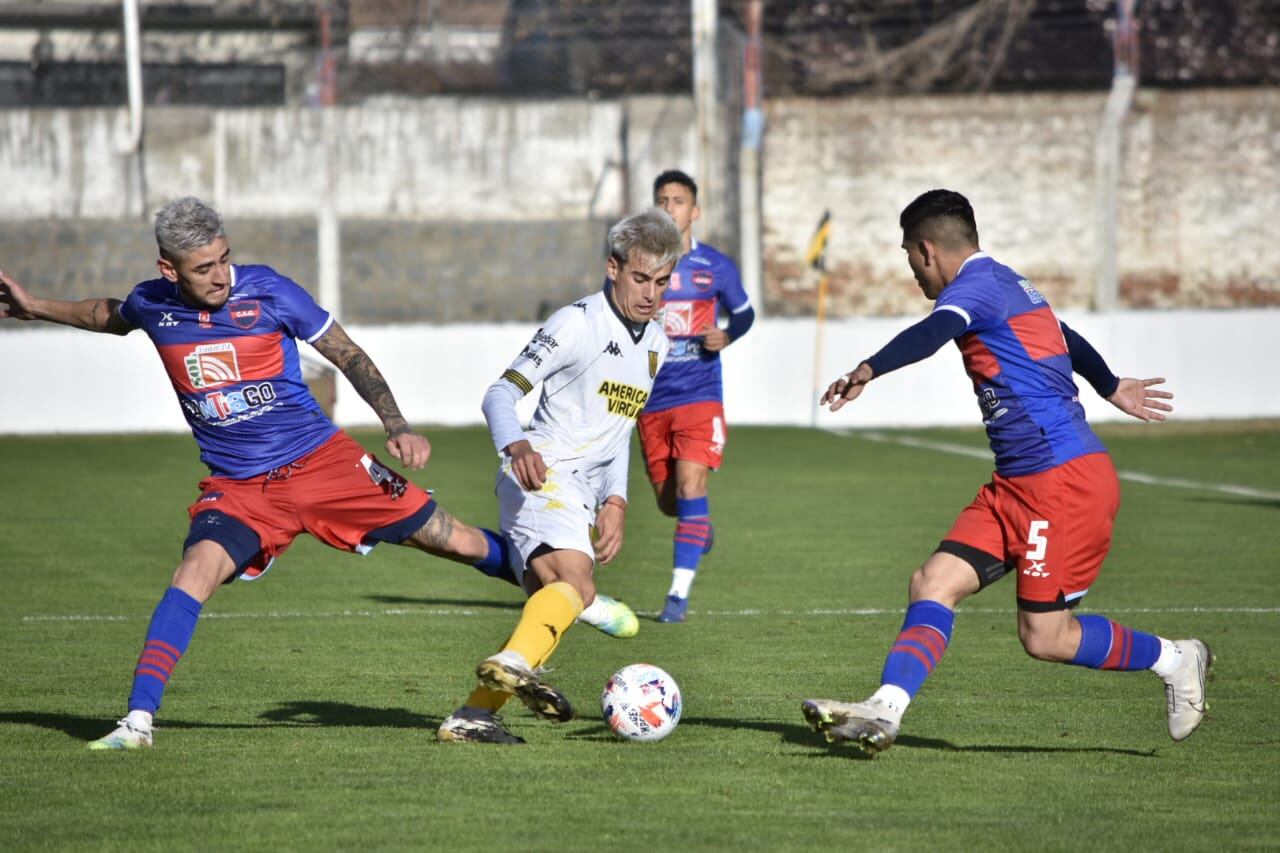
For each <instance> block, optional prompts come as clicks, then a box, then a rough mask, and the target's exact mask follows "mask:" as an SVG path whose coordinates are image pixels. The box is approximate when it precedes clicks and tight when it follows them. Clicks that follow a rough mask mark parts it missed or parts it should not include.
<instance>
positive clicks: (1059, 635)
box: [1018, 622, 1075, 662]
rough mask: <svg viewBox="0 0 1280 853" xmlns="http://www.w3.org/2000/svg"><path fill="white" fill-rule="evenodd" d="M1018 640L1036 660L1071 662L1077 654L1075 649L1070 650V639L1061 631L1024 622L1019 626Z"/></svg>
mask: <svg viewBox="0 0 1280 853" xmlns="http://www.w3.org/2000/svg"><path fill="white" fill-rule="evenodd" d="M1018 639H1019V640H1021V641H1022V648H1023V649H1024V650H1025V651H1026V653H1027V654H1028V655H1030V656H1031V657H1033V658H1035V659H1036V660H1043V661H1051V662H1062V661H1068V660H1071V658H1072V657H1073V656H1074V654H1075V649H1074V648H1069V646H1070V645H1071V644H1070V643H1069V642H1068V638H1067V637H1065V636H1064V632H1062V631H1059V630H1046V629H1044V628H1042V627H1039V626H1035V625H1028V624H1027V623H1025V622H1024V623H1020V624H1019V625H1018Z"/></svg>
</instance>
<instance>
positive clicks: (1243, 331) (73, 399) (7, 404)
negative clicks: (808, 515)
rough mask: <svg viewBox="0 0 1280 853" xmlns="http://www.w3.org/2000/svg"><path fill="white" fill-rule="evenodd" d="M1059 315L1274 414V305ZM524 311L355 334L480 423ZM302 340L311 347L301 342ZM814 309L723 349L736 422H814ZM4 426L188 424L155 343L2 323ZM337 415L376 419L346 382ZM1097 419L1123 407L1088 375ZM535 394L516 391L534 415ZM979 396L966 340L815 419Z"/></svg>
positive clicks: (911, 418) (1144, 365) (1128, 359)
mask: <svg viewBox="0 0 1280 853" xmlns="http://www.w3.org/2000/svg"><path fill="white" fill-rule="evenodd" d="M914 319H915V318H913V317H884V318H864V319H854V320H842V321H836V322H833V323H830V324H828V325H827V327H826V329H825V330H824V335H823V340H824V345H823V347H822V351H821V353H820V363H819V365H818V369H817V371H816V375H817V381H818V384H819V385H820V386H821V387H825V385H826V384H827V383H828V382H830V381H831V380H833V379H835V378H836V377H837V376H838V375H840V374H841V373H842V372H844V371H847V370H849V369H850V368H852V367H853V366H854V365H855V364H856V363H857V362H858V361H859V360H861V359H862V358H865V357H866V356H867V355H870V354H871V352H873V351H874V350H875V349H876V348H878V347H879V346H880V345H881V344H883V343H884V342H885V341H887V340H888V339H889V338H890V337H891V336H892V335H893V334H895V333H896V332H897V331H899V330H901V329H902V328H903V327H905V326H906V325H907V324H908V323H910V322H912V321H913V320H914ZM1063 319H1065V320H1066V321H1067V322H1068V323H1069V324H1071V325H1072V326H1073V327H1074V328H1076V329H1078V330H1079V331H1080V332H1081V333H1082V334H1083V335H1085V336H1086V337H1087V338H1088V339H1089V340H1090V341H1091V342H1092V343H1093V344H1094V345H1096V346H1097V347H1098V349H1099V350H1100V351H1101V352H1102V353H1104V355H1105V356H1106V357H1107V359H1108V361H1109V362H1110V364H1111V366H1112V367H1113V368H1114V369H1116V370H1117V371H1120V372H1121V373H1122V375H1127V376H1140V377H1146V376H1166V377H1168V379H1169V385H1168V388H1169V389H1170V390H1172V391H1173V392H1174V393H1175V394H1176V395H1177V398H1176V400H1175V401H1174V402H1175V405H1176V407H1177V413H1176V417H1177V418H1179V419H1188V420H1189V419H1196V418H1254V417H1272V418H1274V417H1280V393H1276V390H1277V385H1276V380H1275V379H1274V377H1273V375H1272V372H1273V366H1274V365H1276V364H1280V335H1277V334H1276V330H1277V329H1280V309H1255V310H1242V311H1132V312H1117V313H1113V314H1084V313H1080V314H1076V313H1072V312H1065V313H1064V314H1063ZM533 328H534V326H532V325H530V324H506V325H475V324H453V325H447V326H423V325H408V324H402V325H398V326H390V327H388V326H353V327H351V328H350V329H349V331H350V332H351V335H352V337H353V338H354V339H355V340H356V341H357V342H358V343H360V344H361V345H362V346H363V347H364V348H365V349H366V350H367V351H368V352H369V354H370V355H371V356H372V358H373V359H374V361H375V362H376V363H377V364H378V365H379V367H380V368H381V370H382V371H383V373H384V374H385V375H386V377H387V380H388V381H389V383H390V385H391V387H392V389H393V391H394V392H395V394H396V398H397V400H398V401H399V402H400V405H401V408H402V409H403V411H404V413H405V415H406V416H407V417H408V418H409V419H410V421H412V422H414V423H415V424H418V425H423V426H425V425H430V424H473V423H480V422H481V414H480V399H481V397H482V396H483V394H484V390H485V388H487V387H488V385H489V383H491V382H492V381H493V380H494V379H496V378H497V377H498V376H499V375H500V374H501V372H502V371H503V370H504V369H505V368H506V366H507V365H508V364H509V363H510V362H511V360H512V359H513V358H514V357H515V355H516V353H517V352H519V350H520V348H521V347H522V346H523V345H524V343H525V341H526V340H527V339H528V337H529V335H530V334H531V333H532V331H533ZM302 349H303V350H304V351H305V352H307V353H310V355H311V357H314V358H317V359H318V358H319V356H316V355H315V354H314V353H312V352H311V350H310V348H309V347H306V346H305V345H303V346H302ZM814 358H815V353H814V324H813V321H812V320H802V319H795V320H787V319H777V320H765V321H762V322H760V323H759V324H758V325H757V327H756V328H755V329H753V330H752V332H751V333H750V334H749V335H748V336H747V337H745V338H743V339H742V340H741V341H739V342H738V343H736V344H734V345H733V346H732V347H731V348H730V349H729V350H728V352H727V353H726V355H725V397H726V405H725V407H726V415H727V418H728V420H729V423H730V425H731V426H732V425H734V424H738V425H742V424H788V425H808V424H810V423H811V419H812V417H813V414H814V407H813V401H814V399H815V396H816V393H815V390H814V375H815V370H814ZM0 364H2V365H4V367H5V381H4V382H3V383H0V434H4V433H49V432H66V433H84V432H135V431H182V430H184V429H185V423H184V421H183V419H182V416H181V413H180V411H179V408H178V405H177V403H176V402H175V400H174V397H173V392H172V390H171V389H170V387H169V382H168V378H167V377H166V376H165V374H164V372H163V370H162V369H161V366H160V361H159V359H158V358H157V357H156V354H155V350H154V348H153V347H152V345H151V343H150V342H149V341H148V340H147V339H146V337H145V336H143V335H141V334H136V333H135V334H133V335H129V336H128V337H125V338H118V337H114V336H110V335H92V334H89V333H85V332H77V331H74V330H67V329H58V328H51V327H47V326H39V325H35V324H31V325H25V324H24V325H22V326H21V328H20V330H19V331H17V332H14V333H11V334H5V335H0ZM337 391H338V393H337V407H336V417H337V420H338V421H339V423H342V424H344V425H365V424H376V420H375V419H374V417H373V414H372V412H370V410H369V409H368V407H367V406H366V405H365V404H364V403H363V402H362V401H361V400H360V399H359V397H358V396H357V395H356V394H355V392H354V390H352V389H351V388H350V386H348V385H347V384H346V382H345V380H342V381H340V382H339V384H338V389H337ZM1081 395H1082V399H1083V400H1084V402H1085V405H1086V408H1087V410H1088V411H1089V414H1090V417H1091V419H1093V420H1095V421H1104V420H1114V419H1117V418H1120V417H1121V416H1120V415H1119V413H1118V412H1116V411H1115V410H1114V409H1113V408H1112V407H1111V406H1109V405H1107V404H1106V403H1104V402H1102V401H1099V400H1098V399H1097V398H1096V397H1095V396H1094V395H1093V393H1092V391H1091V390H1090V389H1089V388H1088V387H1087V386H1085V387H1082V388H1081ZM533 402H534V396H533V395H530V396H529V397H526V398H525V401H524V403H525V408H524V411H525V413H526V414H527V413H528V411H529V408H530V406H531V404H532V403H533ZM978 421H979V415H978V410H977V405H976V403H975V401H974V398H973V393H972V389H971V386H970V384H969V382H968V380H967V379H966V378H965V376H964V374H963V370H962V368H961V365H960V357H959V354H958V353H957V352H956V350H955V349H954V348H953V347H947V348H946V349H944V350H943V351H942V352H940V353H938V354H937V355H935V356H934V357H933V358H931V359H929V360H927V361H925V362H922V363H920V364H917V365H912V366H911V367H909V368H906V369H904V370H902V371H900V372H898V373H895V374H891V375H889V376H886V377H884V378H883V379H881V380H878V381H877V382H875V383H873V384H872V386H871V387H870V388H868V390H867V391H866V392H865V393H864V395H863V396H862V397H861V398H860V399H859V400H858V401H857V402H856V403H854V404H853V405H852V406H850V407H847V408H846V409H845V410H843V411H841V412H839V413H837V414H835V415H831V414H829V413H823V414H822V415H821V416H820V417H819V418H818V424H819V425H822V426H845V427H868V426H924V425H935V424H937V425H942V424H958V425H964V424H969V425H976V424H977V423H978Z"/></svg>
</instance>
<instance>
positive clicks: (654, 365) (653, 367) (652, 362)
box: [649, 350, 658, 379]
mask: <svg viewBox="0 0 1280 853" xmlns="http://www.w3.org/2000/svg"><path fill="white" fill-rule="evenodd" d="M657 375H658V353H657V352H656V351H654V350H649V378H650V379H653V378H654V377H655V376H657Z"/></svg>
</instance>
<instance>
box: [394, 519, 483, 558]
mask: <svg viewBox="0 0 1280 853" xmlns="http://www.w3.org/2000/svg"><path fill="white" fill-rule="evenodd" d="M401 544H402V545H409V546H412V547H414V548H417V549H418V550H420V551H426V552H427V553H428V554H434V555H435V556H437V557H444V558H446V559H449V560H457V561H458V562H459V563H467V564H473V563H475V562H476V561H477V560H479V559H481V558H483V557H484V556H485V555H486V554H488V553H489V543H488V541H487V540H486V539H485V537H484V534H483V533H481V532H480V531H479V530H476V529H475V528H474V527H471V526H470V525H467V524H463V523H462V522H461V521H458V520H457V519H456V518H454V517H453V516H452V515H450V514H449V513H448V512H447V511H445V508H444V507H442V506H437V507H436V511H435V512H433V513H432V514H431V518H429V519H428V520H427V523H426V524H424V525H422V528H421V529H420V530H418V532H417V533H415V534H413V535H412V536H410V537H409V538H408V539H406V540H404V542H402V543H401Z"/></svg>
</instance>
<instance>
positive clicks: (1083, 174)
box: [0, 89, 1280, 334]
mask: <svg viewBox="0 0 1280 853" xmlns="http://www.w3.org/2000/svg"><path fill="white" fill-rule="evenodd" d="M1104 98H1105V95H1103V94H1101V93H1099V94H1071V93H1054V94H1042V95H1035V94H1031V95H989V96H955V97H916V98H905V97H904V98H830V99H807V98H787V99H775V100H771V101H769V102H768V104H767V107H768V121H769V125H768V132H767V137H766V143H765V149H764V153H763V162H764V190H763V205H762V213H763V219H764V242H765V279H764V282H765V283H764V289H765V302H766V305H765V307H766V309H767V311H768V312H769V313H771V314H773V315H781V316H786V315H808V314H812V312H813V308H814V302H815V300H814V294H815V287H814V285H815V281H814V279H813V277H812V274H811V273H810V272H808V271H806V270H805V268H804V266H803V263H802V261H801V258H802V255H803V251H804V248H805V246H806V245H807V243H808V241H809V238H810V234H811V233H812V231H813V228H814V225H815V224H816V223H817V220H818V217H819V216H820V215H821V213H822V211H823V210H825V209H830V210H831V211H832V213H833V214H834V224H833V228H834V230H833V235H832V238H831V242H830V245H829V257H828V266H829V269H830V270H831V296H832V300H831V305H830V311H831V313H833V314H835V315H836V316H851V315H852V316H859V315H861V316H865V315H886V316H893V315H897V314H904V313H912V312H915V311H918V310H920V308H921V307H922V306H921V302H920V299H919V295H918V293H917V291H916V289H915V287H914V285H913V283H912V281H911V279H910V276H909V274H908V271H907V268H906V265H905V263H904V262H903V259H902V253H901V250H900V249H899V247H898V243H899V240H900V234H899V233H898V229H897V216H898V213H899V211H900V210H901V208H902V206H903V205H904V204H905V203H906V202H907V201H909V200H910V199H911V198H913V197H914V196H915V195H917V194H918V193H919V192H921V191H923V190H924V189H927V188H930V187H935V186H950V187H953V188H955V189H959V190H961V191H963V192H965V193H966V194H967V195H969V196H970V197H971V199H972V200H973V202H974V205H975V208H976V210H977V215H978V224H979V228H980V231H981V233H982V237H983V243H984V245H985V246H986V247H987V248H988V249H990V250H991V251H992V252H993V254H995V255H996V256H997V257H998V258H1000V259H1001V260H1002V261H1004V262H1006V263H1009V264H1011V265H1012V266H1014V267H1016V268H1017V269H1018V270H1019V271H1020V272H1022V273H1023V274H1024V275H1027V276H1028V277H1030V278H1031V279H1032V280H1033V281H1034V282H1035V283H1036V284H1037V286H1038V287H1039V288H1040V289H1041V290H1042V291H1044V292H1045V293H1046V295H1047V296H1048V297H1049V299H1050V300H1051V301H1052V302H1053V304H1054V305H1055V306H1056V307H1057V308H1059V309H1063V308H1080V307H1085V306H1087V305H1088V304H1089V302H1090V298H1091V293H1092V286H1093V274H1094V261H1095V250H1094V244H1095V240H1096V233H1095V226H1094V217H1095V214H1094V192H1095V186H1094V175H1093V171H1094V166H1093V156H1094V154H1093V152H1094V137H1095V133H1096V128H1097V124H1098V120H1099V116H1100V114H1101V111H1102V105H1103V100H1104ZM125 126H126V116H125V114H124V112H123V111H113V110H10V111H0V264H3V265H4V266H5V268H7V269H10V270H12V271H13V272H15V273H16V274H18V276H19V278H20V279H21V280H23V281H25V282H26V283H28V284H29V285H31V286H32V287H33V288H35V289H37V290H38V291H39V292H41V293H48V294H50V295H54V294H57V295H65V296H85V295H90V294H123V293H124V292H126V291H127V289H128V288H129V286H131V285H132V284H133V283H134V282H135V281H138V280H140V279H143V278H147V277H149V276H150V275H151V274H152V272H151V270H152V268H153V265H152V259H153V257H154V250H153V249H152V248H151V245H150V240H149V238H148V236H147V235H148V232H149V227H148V225H147V223H146V221H145V219H146V217H145V216H144V214H145V213H148V212H149V211H150V210H152V209H153V208H154V207H156V206H157V205H158V204H159V203H161V202H162V201H164V200H167V199H170V198H173V197H176V196H179V195H185V194H196V195H200V196H202V197H204V198H205V199H206V200H207V201H209V202H211V203H213V204H215V205H217V206H218V207H220V208H221V209H222V210H223V212H224V213H225V214H226V215H227V217H228V227H229V229H230V234H231V236H232V238H233V241H234V243H233V245H234V248H235V250H236V256H237V259H239V260H243V261H257V262H265V263H269V264H271V265H272V266H275V267H276V268H277V269H279V270H281V271H282V272H284V273H285V274H287V275H290V276H291V277H293V278H295V279H297V280H298V281H300V282H301V283H303V284H304V285H306V286H311V285H313V284H314V283H315V282H316V280H317V278H318V277H319V273H318V270H317V261H316V246H315V241H316V238H315V221H316V217H317V216H318V214H319V213H320V212H321V211H322V210H324V209H325V208H332V210H333V212H334V213H335V214H336V216H337V217H338V218H339V219H340V220H341V221H342V222H343V223H344V224H343V226H342V247H343V248H342V251H343V254H342V256H341V259H340V262H339V270H338V273H339V278H340V280H341V283H342V290H343V300H342V305H343V311H344V319H345V320H346V321H347V322H354V323H375V322H415V321H416V322H455V321H484V320H489V321H520V322H532V321H534V320H536V319H537V318H539V317H541V316H542V315H543V314H545V310H544V309H545V308H546V307H547V306H550V305H556V304H560V303H561V302H563V301H565V299H567V298H569V297H570V296H572V295H573V294H574V293H576V292H580V291H581V290H582V289H583V288H589V287H592V286H594V284H595V282H596V278H597V276H598V271H599V263H600V259H601V241H602V238H601V232H602V231H603V229H604V226H605V225H606V224H607V223H608V222H609V221H611V220H613V219H616V218H617V217H618V216H620V215H622V214H623V213H624V212H629V211H630V210H632V209H636V208H639V207H640V206H641V205H643V204H644V203H646V201H647V200H648V198H649V182H650V181H651V180H652V178H653V176H654V175H655V174H656V173H657V172H658V171H660V170H661V169H663V168H666V167H669V166H673V165H683V166H685V167H690V168H691V166H690V164H692V163H693V161H694V153H695V149H694V139H693V115H692V105H691V102H690V100H689V99H688V98H676V97H647V98H646V97H637V98H627V99H623V100H543V101H530V100H520V101H516V100H489V99H475V98H472V99H464V98H448V97H438V98H428V99H424V100H413V101H407V100H387V101H376V102H371V103H369V104H367V105H365V106H361V107H350V108H340V109H335V110H331V111H317V110H304V109H261V110H249V109H243V110H214V109H188V108H171V109H153V110H151V111H149V112H148V113H147V132H146V140H145V150H146V158H145V186H146V200H145V202H144V201H143V199H142V198H141V197H140V196H139V193H138V191H137V178H138V177H139V173H138V170H137V163H136V162H135V161H134V160H133V159H132V158H130V157H127V156H125V155H123V154H121V153H120V147H119V146H120V142H121V140H122V138H123V136H124V131H125ZM1124 138H1125V147H1124V153H1123V161H1124V162H1123V170H1122V175H1123V178H1122V185H1121V194H1120V197H1121V206H1120V210H1121V218H1120V222H1119V235H1118V236H1119V245H1120V255H1119V268H1120V274H1121V304H1122V305H1123V306H1124V307H1129V308H1149V307H1181V308H1186V307H1239V306H1268V305H1280V241H1277V240H1275V239H1274V231H1275V226H1274V223H1275V222H1277V221H1280V90H1278V89H1237V90H1223V91H1212V92H1207V91H1160V92H1139V93H1138V97H1137V100H1136V103H1135V107H1134V111H1133V113H1132V115H1131V117H1130V120H1129V122H1128V124H1127V125H1126V128H1125V137H1124ZM330 174H332V178H330ZM698 233H699V236H700V237H701V238H703V239H706V240H707V241H708V242H711V243H713V244H719V245H723V246H729V247H731V246H732V245H734V243H735V242H736V241H735V240H734V239H733V238H732V235H731V234H730V233H729V232H728V230H727V229H725V228H724V227H720V229H719V230H717V225H716V213H715V212H714V211H708V212H707V215H706V216H705V217H704V220H703V222H702V223H701V224H700V228H699V232H698ZM6 325H7V324H0V334H3V329H4V327H5V326H6Z"/></svg>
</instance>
